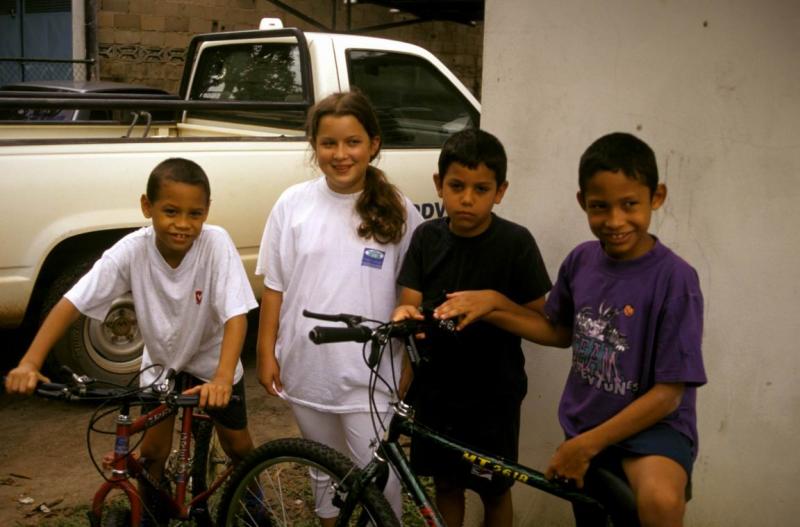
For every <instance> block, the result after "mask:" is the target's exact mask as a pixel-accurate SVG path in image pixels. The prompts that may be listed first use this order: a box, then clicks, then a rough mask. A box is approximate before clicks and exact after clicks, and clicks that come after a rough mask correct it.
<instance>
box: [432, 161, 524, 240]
mask: <svg viewBox="0 0 800 527" xmlns="http://www.w3.org/2000/svg"><path fill="white" fill-rule="evenodd" d="M433 182H434V183H435V184H436V191H437V192H438V193H439V197H440V198H442V202H443V203H444V209H445V210H446V211H447V216H449V218H450V230H451V231H452V232H453V233H454V234H456V235H458V236H463V237H466V238H469V237H472V236H477V235H479V234H481V233H482V232H483V231H485V230H486V229H487V228H489V225H490V224H491V222H492V207H494V206H495V205H498V204H499V203H500V202H501V201H502V200H503V195H504V194H505V192H506V188H508V181H505V182H503V184H502V185H500V187H498V186H497V180H496V179H495V176H494V171H493V170H492V169H490V168H489V167H487V166H486V165H485V164H483V163H481V164H479V165H478V166H477V167H476V168H474V169H473V168H468V167H466V166H464V165H462V164H460V163H452V164H451V165H450V166H449V167H448V168H447V172H446V173H445V174H444V175H439V174H434V176H433Z"/></svg>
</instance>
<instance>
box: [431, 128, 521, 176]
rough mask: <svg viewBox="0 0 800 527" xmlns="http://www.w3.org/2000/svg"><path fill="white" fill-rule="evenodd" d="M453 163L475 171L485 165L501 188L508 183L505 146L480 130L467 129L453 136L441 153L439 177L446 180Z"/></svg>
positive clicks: (443, 146) (446, 142)
mask: <svg viewBox="0 0 800 527" xmlns="http://www.w3.org/2000/svg"><path fill="white" fill-rule="evenodd" d="M453 163H458V164H461V165H464V166H465V167H467V168H470V169H475V168H477V167H478V165H479V164H481V163H483V164H484V165H486V166H487V167H488V168H489V169H491V171H492V172H494V178H495V180H496V181H497V186H498V187H499V186H500V185H502V184H503V183H505V181H506V168H507V166H508V159H507V158H506V150H505V148H503V144H502V143H501V142H500V140H499V139H497V138H496V137H495V136H493V135H492V134H490V133H489V132H486V131H484V130H480V129H478V128H467V129H466V130H461V131H460V132H456V133H454V134H453V135H451V136H450V137H449V138H448V139H447V141H445V143H444V145H442V151H441V152H440V153H439V177H441V178H442V179H444V177H445V175H446V174H447V169H448V168H450V165H452V164H453Z"/></svg>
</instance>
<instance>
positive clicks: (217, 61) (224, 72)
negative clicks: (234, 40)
mask: <svg viewBox="0 0 800 527" xmlns="http://www.w3.org/2000/svg"><path fill="white" fill-rule="evenodd" d="M300 67H301V66H300V51H299V49H298V46H297V44H291V43H278V42H270V43H256V44H236V45H230V44H228V45H225V46H216V47H209V48H207V49H205V50H204V51H203V53H202V54H201V55H200V60H199V62H198V64H197V69H196V71H195V73H194V80H193V82H192V91H191V93H190V94H189V98H190V99H191V100H201V101H202V100H207V101H208V100H213V101H250V102H295V101H298V100H302V98H303V83H302V76H301V72H300ZM188 116H189V117H197V118H203V119H216V120H223V121H235V122H241V123H247V124H256V125H262V126H274V127H278V128H289V129H296V130H302V129H303V124H304V121H305V112H304V111H299V110H274V111H265V110H236V111H213V110H211V111H210V110H195V111H192V112H190V113H189V115H188Z"/></svg>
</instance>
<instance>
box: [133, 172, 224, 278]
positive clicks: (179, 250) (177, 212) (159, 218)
mask: <svg viewBox="0 0 800 527" xmlns="http://www.w3.org/2000/svg"><path fill="white" fill-rule="evenodd" d="M141 201H142V213H143V214H144V217H145V218H151V219H152V220H153V230H154V231H155V234H156V247H157V248H158V251H159V252H160V253H161V256H163V257H164V260H166V262H167V263H168V264H169V265H171V266H172V267H177V266H178V265H179V264H180V263H181V261H182V260H183V257H184V256H185V255H186V253H187V252H189V249H191V247H192V244H193V243H194V240H195V239H196V238H197V237H198V236H199V235H200V231H201V230H202V229H203V223H204V222H205V221H206V218H207V217H208V206H209V203H208V196H207V195H206V192H205V190H204V189H203V187H200V186H197V185H188V184H186V183H178V182H175V181H169V180H164V181H162V182H161V187H160V188H159V189H158V198H157V199H156V200H155V201H154V202H152V203H151V202H150V200H148V199H147V196H142V199H141Z"/></svg>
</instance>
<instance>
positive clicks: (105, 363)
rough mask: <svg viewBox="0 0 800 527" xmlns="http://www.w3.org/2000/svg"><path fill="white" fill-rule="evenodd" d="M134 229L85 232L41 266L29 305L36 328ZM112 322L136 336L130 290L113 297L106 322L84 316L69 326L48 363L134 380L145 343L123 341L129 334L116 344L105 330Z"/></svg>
mask: <svg viewBox="0 0 800 527" xmlns="http://www.w3.org/2000/svg"><path fill="white" fill-rule="evenodd" d="M133 230H135V229H133V228H128V229H113V230H105V231H97V232H90V233H84V234H80V235H77V236H74V237H71V238H68V239H66V240H63V241H62V242H61V243H59V244H58V245H57V246H56V247H55V248H54V249H53V250H52V251H51V252H50V254H49V255H48V256H47V258H46V259H45V262H44V264H43V265H42V267H41V271H40V273H39V276H38V279H37V281H36V285H35V287H34V293H33V295H32V297H31V302H30V303H29V306H28V315H27V318H30V319H31V321H32V322H33V324H34V325H35V326H36V327H38V326H39V325H40V324H41V322H42V321H43V320H44V318H45V317H46V316H47V314H48V313H49V312H50V310H51V309H52V307H53V306H54V305H55V304H56V303H57V302H58V301H59V300H60V299H61V297H62V296H63V295H64V293H66V292H67V291H68V290H69V289H70V288H71V287H72V286H73V285H74V284H75V282H77V281H78V280H79V279H80V278H81V276H83V275H84V274H85V273H86V272H88V271H89V269H91V267H92V265H93V264H94V262H95V261H96V260H97V259H98V258H99V257H100V256H101V255H102V254H103V252H104V251H105V250H106V249H108V248H109V247H111V245H113V244H114V243H115V242H116V241H117V240H119V239H120V238H122V237H123V236H125V235H126V234H128V233H130V232H132V231H133ZM109 321H111V322H112V323H113V322H115V323H116V327H115V328H112V329H113V331H121V332H125V331H129V332H130V335H131V338H129V339H128V340H129V341H130V340H132V338H134V337H136V336H137V335H136V333H138V328H136V327H135V315H134V314H133V302H132V299H131V297H130V294H128V295H123V296H122V297H120V298H119V299H117V300H115V301H114V306H113V307H112V310H111V312H110V313H109V317H107V318H106V321H105V323H104V322H98V321H92V320H90V319H87V318H86V317H84V316H81V317H80V318H79V319H78V321H77V322H75V323H74V324H73V325H72V326H70V327H69V328H68V329H67V332H66V333H65V335H64V336H63V337H62V338H61V340H60V341H59V342H58V343H57V344H56V345H55V346H54V347H53V350H52V351H51V353H50V355H49V356H48V362H47V366H48V369H49V370H50V372H51V373H54V374H57V373H58V371H59V368H60V366H63V365H65V366H69V367H70V368H71V369H72V370H74V371H76V372H77V373H85V374H87V375H89V376H91V377H95V378H98V379H102V380H105V381H111V382H119V383H125V382H127V381H128V380H130V379H131V377H132V376H133V375H134V374H135V373H136V372H137V371H138V369H139V360H140V355H141V344H140V343H136V342H132V341H131V342H124V340H125V339H122V340H123V341H122V342H121V343H119V344H115V343H114V341H113V340H112V338H110V337H109V336H108V335H109V333H108V331H104V329H105V328H107V327H111V326H109V324H108V322H109ZM131 322H132V323H133V324H134V326H133V327H132V328H130V327H129V326H130V324H131ZM126 324H127V325H126ZM125 328H128V329H127V330H126V329H125ZM112 336H113V335H112Z"/></svg>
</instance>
